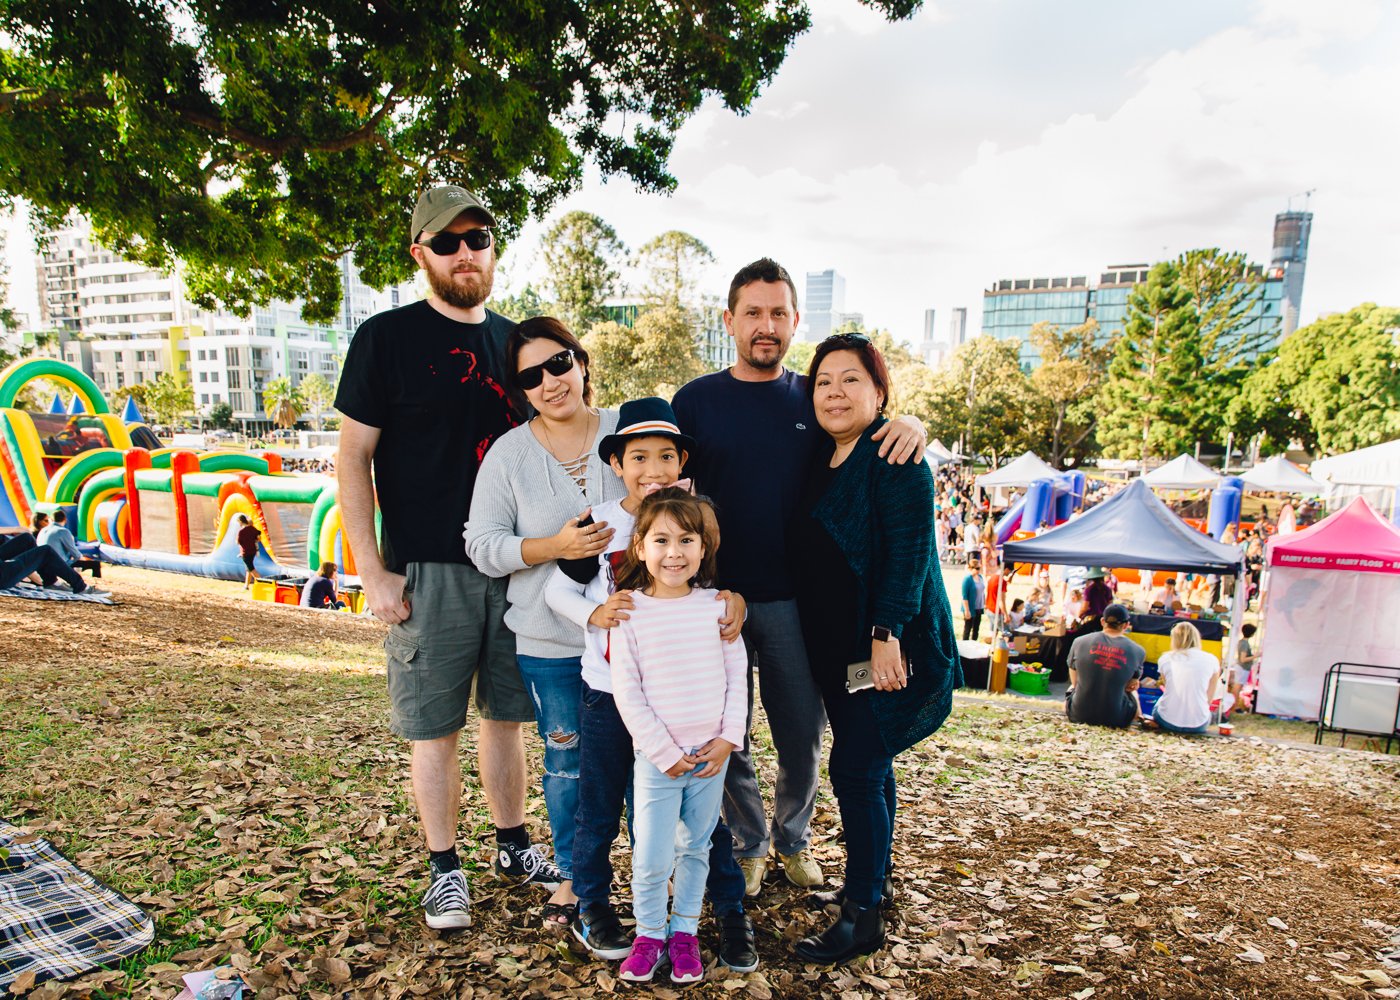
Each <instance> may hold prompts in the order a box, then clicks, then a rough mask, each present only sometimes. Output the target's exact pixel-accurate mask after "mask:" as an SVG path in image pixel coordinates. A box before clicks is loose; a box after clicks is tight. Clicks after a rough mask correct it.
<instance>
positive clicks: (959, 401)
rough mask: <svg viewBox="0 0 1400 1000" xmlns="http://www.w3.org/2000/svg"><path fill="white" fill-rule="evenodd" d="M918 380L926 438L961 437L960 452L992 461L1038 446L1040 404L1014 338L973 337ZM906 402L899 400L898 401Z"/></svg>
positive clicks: (1042, 419)
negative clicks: (927, 431)
mask: <svg viewBox="0 0 1400 1000" xmlns="http://www.w3.org/2000/svg"><path fill="white" fill-rule="evenodd" d="M925 371H927V372H928V373H929V374H928V375H927V376H926V377H922V378H921V379H920V383H919V385H918V396H917V397H916V405H917V406H919V407H920V410H919V411H913V410H909V411H906V412H917V413H918V415H919V416H920V417H921V418H922V419H923V420H924V421H925V423H927V424H928V426H929V432H930V437H936V438H938V439H940V440H942V441H944V442H945V443H949V444H951V443H952V442H954V441H962V442H963V445H962V450H963V453H964V454H968V455H977V456H984V457H986V458H988V459H990V460H991V461H992V462H993V463H995V462H996V461H997V460H998V459H999V458H1001V457H1002V456H1003V455H1005V454H1007V453H1008V452H1013V451H1023V450H1025V449H1027V448H1040V447H1042V440H1043V437H1044V434H1043V431H1044V427H1045V426H1046V419H1045V407H1044V404H1043V401H1042V400H1041V398H1040V397H1039V395H1038V394H1037V393H1036V392H1035V391H1034V389H1033V388H1032V387H1031V384H1030V380H1029V379H1028V378H1027V377H1026V374H1025V372H1023V371H1021V344H1020V341H1016V340H997V339H995V338H993V337H988V336H980V337H974V338H972V339H971V340H969V341H967V342H966V343H963V344H960V345H958V348H957V350H955V351H954V352H953V356H952V357H951V358H950V359H949V361H948V363H947V364H945V365H943V366H942V367H940V368H938V369H937V370H933V369H928V368H925ZM904 405H905V404H903V403H901V406H904Z"/></svg>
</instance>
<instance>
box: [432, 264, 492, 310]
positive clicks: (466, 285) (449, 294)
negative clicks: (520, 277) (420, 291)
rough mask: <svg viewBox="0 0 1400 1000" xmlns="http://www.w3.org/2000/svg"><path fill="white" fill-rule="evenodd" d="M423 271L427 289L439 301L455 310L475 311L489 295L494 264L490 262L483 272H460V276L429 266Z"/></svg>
mask: <svg viewBox="0 0 1400 1000" xmlns="http://www.w3.org/2000/svg"><path fill="white" fill-rule="evenodd" d="M423 270H424V272H425V273H426V274H427V275H428V287H429V288H431V289H432V290H433V294H434V295H436V296H437V297H438V298H439V299H441V300H442V301H443V302H445V303H446V304H447V305H449V306H453V307H455V308H457V309H475V308H476V307H477V306H479V305H481V304H482V303H483V302H485V301H486V300H487V298H489V297H490V295H491V283H492V280H493V279H494V278H495V276H496V262H495V261H494V260H492V261H491V263H490V264H488V265H487V266H486V267H485V268H484V269H483V270H480V271H470V272H462V274H461V275H460V276H459V275H457V274H453V273H452V272H451V271H447V272H443V271H439V270H438V269H437V268H435V267H433V266H432V265H431V264H429V265H426V266H425V267H424V268H423Z"/></svg>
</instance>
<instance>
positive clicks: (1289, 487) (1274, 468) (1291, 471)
mask: <svg viewBox="0 0 1400 1000" xmlns="http://www.w3.org/2000/svg"><path fill="white" fill-rule="evenodd" d="M1240 480H1241V481H1242V482H1243V483H1244V485H1245V488H1246V489H1250V490H1260V491H1262V492H1265V493H1304V494H1307V495H1308V496H1321V495H1322V494H1323V493H1325V492H1326V491H1327V488H1326V487H1325V486H1323V485H1322V484H1321V483H1319V482H1318V481H1317V480H1316V479H1314V478H1313V477H1312V476H1310V475H1308V474H1307V473H1306V472H1304V471H1303V470H1302V469H1300V468H1298V467H1297V466H1296V465H1294V464H1293V463H1292V462H1290V461H1289V460H1288V459H1286V458H1284V457H1283V456H1282V455H1275V456H1274V457H1273V458H1271V459H1269V460H1268V461H1267V462H1260V463H1259V464H1258V465H1256V466H1255V467H1254V468H1252V469H1250V470H1249V471H1248V472H1246V473H1243V474H1242V475H1241V476H1240Z"/></svg>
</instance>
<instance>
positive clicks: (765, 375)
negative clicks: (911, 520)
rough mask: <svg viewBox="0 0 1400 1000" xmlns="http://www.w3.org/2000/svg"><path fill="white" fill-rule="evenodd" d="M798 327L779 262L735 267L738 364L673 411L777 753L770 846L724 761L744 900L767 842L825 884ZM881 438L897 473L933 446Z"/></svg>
mask: <svg viewBox="0 0 1400 1000" xmlns="http://www.w3.org/2000/svg"><path fill="white" fill-rule="evenodd" d="M797 319H798V312H797V286H796V285H795V284H794V283H793V280H792V276H791V275H789V274H788V272H787V271H786V270H785V269H784V268H783V267H782V266H781V265H779V264H778V263H777V262H776V261H773V260H770V259H768V258H766V257H765V258H763V259H762V260H757V261H754V262H753V263H752V264H749V265H748V266H747V267H744V268H742V269H741V270H740V271H739V273H738V274H736V275H735V276H734V280H733V281H732V282H730V285H729V308H728V309H727V310H726V311H725V313H724V325H725V328H726V329H727V330H728V331H729V334H730V336H732V337H733V338H734V344H735V347H736V349H737V354H738V361H737V362H736V363H735V364H734V366H733V367H731V368H727V369H725V370H724V371H719V372H715V373H713V374H711V375H704V376H701V377H700V378H697V379H695V380H694V381H692V382H690V383H689V384H687V385H685V386H683V387H682V388H681V389H680V391H679V392H677V393H676V397H675V399H674V400H673V401H672V406H673V408H674V409H675V412H676V419H677V420H678V421H679V423H680V427H681V430H683V431H684V432H685V433H687V434H689V435H691V436H692V437H694V438H695V439H696V442H697V443H698V448H697V454H695V455H693V456H692V457H691V459H690V461H689V462H688V463H687V464H686V471H687V472H689V473H690V474H691V476H692V477H693V478H694V479H695V482H696V484H697V487H698V489H699V490H700V491H701V492H703V493H705V494H706V495H707V496H709V497H711V498H712V499H713V500H714V501H715V504H716V506H717V507H718V508H719V518H720V533H721V535H722V537H723V539H724V543H723V544H722V545H721V546H720V550H719V581H720V585H721V586H724V587H727V588H729V589H731V590H735V591H738V592H739V593H740V594H743V595H744V598H745V600H746V601H747V602H748V614H749V617H748V622H747V624H746V625H745V626H744V643H745V645H746V646H747V647H748V650H749V656H750V666H751V669H752V667H753V666H755V665H756V666H757V668H758V687H759V697H760V699H761V700H762V702H763V708H764V711H765V712H766V713H767V715H768V726H769V729H770V730H771V732H772V736H773V746H774V748H775V749H776V750H777V752H778V782H777V789H776V790H775V792H774V802H773V823H772V831H771V836H770V832H769V827H768V822H767V811H766V810H765V809H764V806H763V795H762V793H761V792H760V790H759V787H758V779H757V776H756V775H755V774H754V769H753V762H752V760H751V759H750V757H749V754H748V751H747V748H745V749H743V750H735V751H734V753H733V754H731V755H730V764H729V772H728V774H727V775H726V776H725V820H726V822H727V823H728V825H729V828H730V830H731V831H732V832H733V834H734V841H735V848H734V853H735V855H736V856H737V857H738V858H739V863H740V866H741V867H742V868H743V869H744V881H745V892H746V893H747V894H748V895H750V896H754V895H757V894H758V892H759V889H760V887H761V885H762V883H763V876H764V874H765V872H766V871H767V868H768V852H769V848H770V846H771V847H774V848H776V849H777V852H778V859H779V861H780V862H781V863H782V865H783V869H784V872H785V873H786V875H787V878H788V880H789V881H790V882H792V883H793V884H794V885H796V886H799V887H802V888H814V887H816V886H818V885H821V883H822V872H821V868H820V867H819V866H818V865H817V863H816V860H815V859H814V858H813V857H812V853H811V850H810V844H811V835H812V831H811V827H810V825H809V824H810V821H811V818H812V807H813V805H814V804H815V802H816V795H817V780H818V777H819V768H820V766H821V749H822V731H823V730H824V729H825V728H826V712H825V711H824V710H823V708H822V699H821V693H820V692H819V691H818V690H817V686H816V682H815V681H813V679H812V672H811V669H810V667H809V666H808V664H807V652H806V650H805V649H804V647H803V645H802V629H801V625H800V623H799V621H798V617H797V604H796V601H795V600H794V599H793V587H792V580H791V579H790V577H789V574H788V568H787V558H788V557H787V538H786V530H787V523H788V521H789V520H790V519H791V517H792V515H793V512H794V511H795V509H796V506H797V500H798V491H799V490H800V488H801V485H802V480H803V476H804V475H805V472H806V469H807V465H808V464H809V463H810V462H811V461H812V459H813V457H814V456H815V454H816V452H817V450H818V449H819V448H820V447H821V445H822V444H823V442H825V441H827V438H826V435H825V434H824V433H823V432H822V430H821V428H820V427H818V426H817V420H816V414H815V413H814V411H813V409H812V401H811V399H810V397H809V396H808V394H807V377H806V376H805V375H801V374H798V373H796V372H791V371H788V370H787V369H786V368H784V367H783V363H782V362H783V357H784V356H785V355H786V354H787V351H788V347H789V345H791V343H792V338H793V335H794V333H795V332H796V330H797ZM882 437H883V438H884V439H885V440H884V441H883V442H882V444H881V449H880V454H881V455H886V456H888V458H889V461H890V462H892V463H894V462H906V461H908V460H909V459H910V458H911V457H912V458H913V459H914V460H915V461H919V460H921V459H922V457H923V452H924V447H925V445H927V443H928V435H927V433H926V432H925V431H924V427H923V425H922V424H921V423H920V422H919V421H918V420H916V419H914V418H913V417H908V416H905V417H900V418H899V419H897V420H894V421H892V422H891V423H890V424H889V425H888V426H887V427H885V428H882V429H881V430H880V431H878V432H877V433H876V434H875V439H876V440H879V439H881V438H882ZM749 676H750V683H751V684H752V677H753V675H752V672H751V673H750V675H749ZM750 693H751V694H752V692H750ZM751 700H752V699H751ZM750 714H752V712H751V713H750Z"/></svg>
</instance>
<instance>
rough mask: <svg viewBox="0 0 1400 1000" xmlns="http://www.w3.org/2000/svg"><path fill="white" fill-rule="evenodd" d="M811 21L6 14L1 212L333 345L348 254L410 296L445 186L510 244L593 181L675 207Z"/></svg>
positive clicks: (777, 2)
mask: <svg viewBox="0 0 1400 1000" xmlns="http://www.w3.org/2000/svg"><path fill="white" fill-rule="evenodd" d="M864 2H865V3H866V4H867V5H868V6H871V7H874V8H876V9H877V10H880V11H882V12H883V13H885V14H886V15H887V16H889V17H907V16H909V15H910V14H911V13H912V12H913V11H914V10H915V9H917V4H916V3H911V2H909V0H864ZM810 21H811V18H810V15H809V12H808V9H807V5H806V3H805V2H804V0H773V2H770V3H765V4H755V3H750V2H720V3H707V4H704V5H702V6H701V7H699V8H697V7H695V6H694V5H686V4H674V5H668V4H654V3H649V2H644V0H616V2H612V3H606V4H582V3H579V2H578V0H544V2H540V3H535V4H529V5H520V4H473V5H469V6H466V7H464V6H463V5H462V4H460V3H458V2H455V0H423V2H419V3H415V4H408V5H404V4H398V5H394V4H363V3H352V2H347V0H318V2H316V3H308V2H306V0H289V2H285V3H278V4H256V5H247V4H229V3H224V2H218V0H182V2H179V3H177V2H175V0H102V2H97V0H75V2H74V3H70V4H66V5H62V9H61V10H60V9H59V8H56V7H55V6H54V5H52V4H48V3H38V2H16V3H9V4H3V5H0V77H2V78H3V81H4V83H3V87H0V192H3V195H4V196H10V197H13V196H22V197H24V198H26V199H28V200H29V201H30V202H31V203H32V204H33V205H34V206H35V207H36V209H37V211H38V214H39V216H40V219H41V221H44V222H48V223H53V222H55V221H56V220H58V219H60V218H62V217H63V216H64V215H65V214H66V213H67V212H68V211H69V210H70V209H73V208H77V209H78V210H79V211H81V212H82V213H83V214H85V215H86V216H88V217H89V218H90V219H91V220H92V221H93V223H94V224H95V227H96V235H97V237H98V239H99V240H100V241H101V242H102V243H103V244H104V245H106V246H109V247H110V248H111V249H113V250H114V251H116V252H117V253H120V254H121V255H123V256H126V257H129V258H131V259H134V260H138V261H141V262H143V263H145V264H147V265H148V266H150V267H154V268H157V269H160V270H163V271H169V270H172V269H173V264H174V261H175V259H177V258H179V259H182V260H184V261H185V262H186V264H187V265H188V267H187V269H186V271H185V274H186V279H187V282H188V285H189V288H190V291H191V293H192V295H193V297H194V298H195V299H196V301H197V302H198V303H199V304H200V305H204V306H213V305H215V304H216V303H222V304H224V305H226V306H228V307H230V308H232V309H234V310H236V311H239V312H243V313H246V312H247V311H248V310H249V309H250V308H251V306H252V305H253V304H255V303H263V302H266V301H268V300H269V299H271V298H282V299H294V298H298V297H300V298H303V299H304V300H305V301H306V307H305V310H304V312H303V315H304V317H305V318H306V319H307V320H308V321H315V322H329V321H330V320H331V319H332V318H333V317H334V316H335V313H336V306H337V304H338V302H339V299H340V281H339V274H338V271H337V268H336V259H337V258H338V257H339V256H340V255H341V254H343V253H344V252H346V251H347V250H354V251H355V256H356V260H357V262H358V263H359V265H360V267H361V268H362V269H363V272H364V275H365V280H366V281H368V282H369V283H370V284H371V285H374V286H376V287H384V286H385V285H387V284H389V283H390V282H393V281H398V280H402V279H403V278H404V277H406V276H407V274H408V273H409V271H410V269H411V265H410V262H409V258H408V255H407V254H406V253H405V252H404V245H405V243H406V242H407V240H408V238H409V233H408V232H407V220H408V218H409V214H410V210H411V208H412V205H413V202H414V199H415V198H416V196H417V195H418V193H419V192H420V191H421V190H422V189H423V188H424V187H427V186H429V185H431V184H435V183H439V182H443V181H451V182H457V183H463V184H465V185H467V186H468V187H470V188H472V189H473V190H474V191H476V192H477V193H478V194H480V195H481V196H482V197H483V198H484V199H485V200H486V202H487V204H489V205H490V206H491V208H492V211H493V213H494V214H495V215H496V217H497V219H498V221H499V223H500V224H501V228H502V229H503V231H504V235H506V236H509V235H511V234H512V233H514V232H515V231H516V229H517V228H518V227H519V225H520V224H521V223H522V222H523V221H524V220H525V219H526V218H528V217H530V216H532V215H533V216H540V215H543V214H544V213H545V212H546V211H547V210H548V209H549V207H550V206H551V205H553V204H554V203H555V202H557V201H558V200H559V198H560V197H562V196H563V195H565V194H566V193H568V192H570V191H572V190H574V189H575V188H577V187H578V185H579V183H580V181H581V178H582V176H583V167H584V164H585V162H587V161H592V162H593V163H594V164H596V166H597V167H598V169H599V170H600V171H601V172H602V173H603V175H604V176H609V175H620V176H622V177H625V178H627V179H628V180H630V181H631V182H632V183H634V184H636V185H637V186H639V187H640V188H642V189H643V190H647V191H666V190H669V189H670V188H672V187H673V186H674V179H673V178H672V177H671V175H670V174H669V173H668V170H667V163H668V160H669V157H670V153H671V147H672V144H673V141H674V136H675V133H676V131H677V129H678V128H679V127H680V126H681V125H682V124H683V123H684V122H685V121H686V119H688V118H689V117H690V116H691V115H692V114H694V112H695V111H696V110H697V109H698V108H699V107H700V105H701V103H702V102H703V101H705V100H706V99H707V98H711V97H718V99H719V101H720V102H721V103H722V104H723V105H724V106H725V107H727V108H729V109H732V110H734V111H739V112H742V111H744V110H745V109H747V108H748V107H749V105H750V104H751V103H752V101H753V100H754V98H755V97H756V96H757V95H758V93H759V90H760V89H761V87H762V86H763V85H764V84H765V83H767V82H768V81H769V80H770V79H771V78H772V77H773V74H774V73H775V72H776V71H777V69H778V67H779V65H780V64H781V63H782V61H783V59H784V58H785V56H786V55H787V51H788V48H789V46H790V45H791V44H792V42H793V41H794V39H795V38H796V37H797V36H798V35H799V34H801V33H802V32H803V31H805V30H806V29H807V28H808V27H809V25H810Z"/></svg>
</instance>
